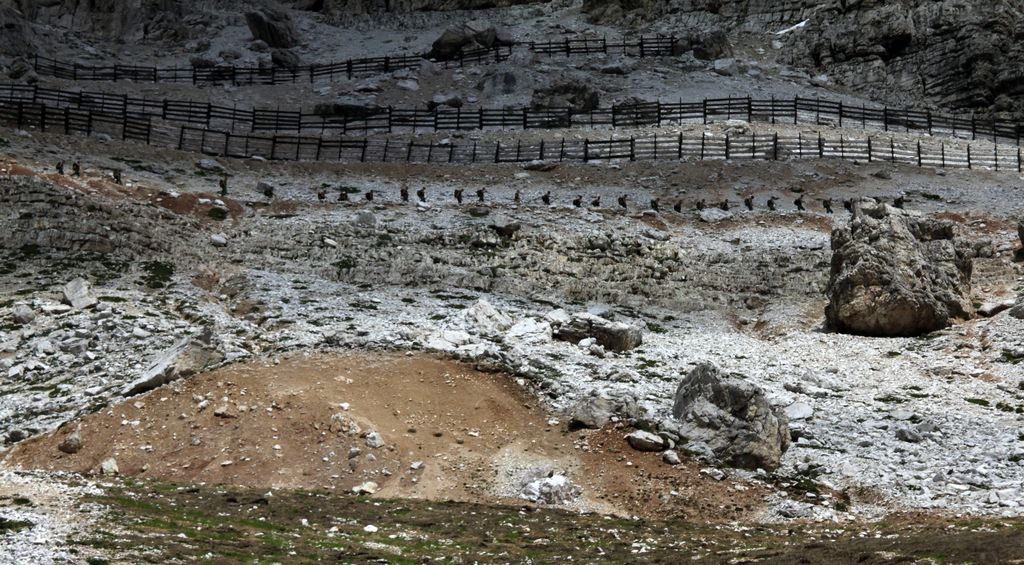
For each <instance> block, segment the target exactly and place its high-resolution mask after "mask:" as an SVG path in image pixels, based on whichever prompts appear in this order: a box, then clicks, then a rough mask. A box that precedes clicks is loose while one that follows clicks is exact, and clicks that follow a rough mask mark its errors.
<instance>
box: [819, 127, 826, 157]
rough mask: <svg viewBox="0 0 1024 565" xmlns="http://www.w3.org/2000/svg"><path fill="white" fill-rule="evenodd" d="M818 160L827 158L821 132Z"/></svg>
mask: <svg viewBox="0 0 1024 565" xmlns="http://www.w3.org/2000/svg"><path fill="white" fill-rule="evenodd" d="M818 158H819V159H824V158H825V142H824V140H822V138H821V132H820V131H819V132H818Z"/></svg>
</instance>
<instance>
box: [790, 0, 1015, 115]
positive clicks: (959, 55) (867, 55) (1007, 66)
mask: <svg viewBox="0 0 1024 565" xmlns="http://www.w3.org/2000/svg"><path fill="white" fill-rule="evenodd" d="M1022 25H1024V11H1022V10H1021V9H1020V5H1019V3H1017V2H1014V1H1011V0H995V1H992V2H982V1H977V0H975V1H970V2H957V1H955V0H943V1H933V0H913V1H910V2H902V3H892V2H882V1H880V0H868V1H862V2H839V1H836V2H829V3H825V4H824V5H822V6H821V7H820V9H819V10H818V11H817V12H815V13H814V14H813V15H812V16H810V17H809V21H808V24H807V26H806V27H805V28H802V29H799V30H795V31H794V32H792V33H791V34H789V37H788V38H787V40H788V41H787V45H786V48H785V49H783V50H781V51H780V52H781V53H783V54H784V56H786V57H788V58H790V62H793V63H795V64H798V65H803V66H815V67H818V68H820V69H823V70H825V71H826V72H827V73H828V75H829V76H830V77H831V78H832V79H833V80H835V81H837V82H838V83H840V84H844V85H846V86H850V87H853V88H855V89H857V90H860V91H862V92H871V93H875V94H879V93H886V94H891V95H896V96H907V97H908V98H910V99H911V100H912V99H913V98H928V99H930V100H931V101H933V102H936V103H938V104H940V105H942V106H946V107H954V108H991V109H994V110H1012V111H1020V110H1021V109H1024V99H1022V97H1021V93H1022V92H1024V48H1022V47H1021V45H1020V41H1019V39H1018V38H1019V35H1020V31H1019V30H1020V29H1021V26H1022Z"/></svg>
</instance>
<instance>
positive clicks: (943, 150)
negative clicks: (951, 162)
mask: <svg viewBox="0 0 1024 565" xmlns="http://www.w3.org/2000/svg"><path fill="white" fill-rule="evenodd" d="M941 143H942V149H941V150H942V168H943V169H945V168H946V142H945V141H943V142H941Z"/></svg>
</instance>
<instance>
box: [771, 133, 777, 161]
mask: <svg viewBox="0 0 1024 565" xmlns="http://www.w3.org/2000/svg"><path fill="white" fill-rule="evenodd" d="M772 137H773V139H772V160H773V161H778V160H779V132H775V135H774V136H772Z"/></svg>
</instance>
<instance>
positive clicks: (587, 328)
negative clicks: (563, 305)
mask: <svg viewBox="0 0 1024 565" xmlns="http://www.w3.org/2000/svg"><path fill="white" fill-rule="evenodd" d="M588 337H592V338H594V339H595V340H597V343H598V344H600V345H601V346H602V347H604V348H605V349H607V350H608V351H629V350H630V349H635V348H637V347H639V346H640V344H642V343H643V332H641V331H640V328H638V327H636V326H631V325H629V324H624V323H622V322H612V321H610V320H606V319H604V318H602V317H600V316H595V315H593V314H587V313H582V314H576V315H574V316H573V317H572V319H570V320H569V322H568V323H565V324H561V325H560V326H559V327H558V328H556V329H555V331H554V338H555V339H558V340H562V341H570V342H573V343H578V342H579V341H580V340H583V339H586V338H588Z"/></svg>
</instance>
